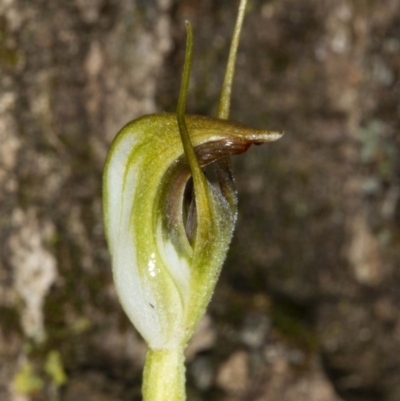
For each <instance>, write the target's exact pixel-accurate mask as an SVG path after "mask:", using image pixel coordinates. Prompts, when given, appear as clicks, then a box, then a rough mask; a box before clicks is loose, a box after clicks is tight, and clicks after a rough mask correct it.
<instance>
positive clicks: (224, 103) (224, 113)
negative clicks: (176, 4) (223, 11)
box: [214, 0, 247, 213]
mask: <svg viewBox="0 0 400 401" xmlns="http://www.w3.org/2000/svg"><path fill="white" fill-rule="evenodd" d="M246 5H247V0H240V5H239V11H238V16H237V18H236V25H235V30H234V32H233V37H232V42H231V47H230V50H229V58H228V63H227V65H226V70H225V77H224V82H223V84H222V89H221V97H220V100H219V106H218V113H217V117H218V118H221V119H224V120H227V119H228V118H229V113H230V108H231V94H232V83H233V76H234V75H235V64H236V56H237V50H238V47H239V39H240V33H241V31H242V26H243V19H244V16H245V13H246ZM214 171H215V174H216V176H217V179H218V182H219V185H220V187H221V191H222V193H223V194H224V196H225V198H226V200H227V201H228V203H229V205H230V207H231V210H232V212H233V213H236V210H237V197H236V187H235V181H234V179H233V173H232V162H231V158H230V157H229V156H226V157H223V158H221V159H219V160H217V161H216V162H215V163H214Z"/></svg>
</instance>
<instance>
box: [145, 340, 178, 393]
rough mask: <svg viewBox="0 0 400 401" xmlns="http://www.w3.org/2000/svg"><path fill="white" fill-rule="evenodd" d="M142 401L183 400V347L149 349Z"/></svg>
mask: <svg viewBox="0 0 400 401" xmlns="http://www.w3.org/2000/svg"><path fill="white" fill-rule="evenodd" d="M142 393H143V401H184V400H186V392H185V365H184V356H183V348H173V349H168V350H152V349H149V350H148V351H147V355H146V363H145V366H144V374H143V387H142Z"/></svg>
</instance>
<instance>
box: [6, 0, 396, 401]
mask: <svg viewBox="0 0 400 401" xmlns="http://www.w3.org/2000/svg"><path fill="white" fill-rule="evenodd" d="M237 3H238V1H233V0H220V1H216V0H214V1H213V0H201V1H198V0H180V1H178V0H70V1H62V0H30V1H24V0H0V69H1V74H0V244H1V245H0V246H1V248H0V249H1V255H0V399H1V400H4V401H76V400H87V401H94V400H96V401H138V400H140V399H141V396H140V385H141V370H142V365H143V361H144V355H145V351H146V348H145V345H144V343H143V341H142V340H141V338H140V336H139V335H138V334H137V333H136V332H135V330H134V329H133V328H132V326H131V324H130V323H129V321H128V320H127V318H126V317H125V315H124V313H123V312H122V310H121V308H120V306H119V304H118V301H117V298H116V294H115V290H114V287H113V283H112V277H111V269H110V259H109V255H108V251H107V247H106V243H105V240H104V232H103V225H102V206H101V176H102V169H103V164H104V159H105V156H106V153H107V150H108V147H109V145H110V143H111V141H112V139H113V138H114V136H115V134H116V133H117V132H118V130H119V129H120V128H121V127H122V126H123V125H124V124H125V123H127V122H128V121H130V120H132V119H134V118H136V117H139V116H140V115H143V114H147V113H153V112H160V111H174V110H175V107H176V102H177V96H178V88H179V84H180V74H181V68H182V64H183V57H184V45H185V39H186V37H185V28H184V23H183V22H184V20H185V19H188V20H190V21H191V23H192V24H193V29H194V39H195V47H194V65H193V72H192V81H191V88H190V93H189V104H188V112H190V113H196V114H204V115H209V116H213V115H215V113H216V108H217V103H218V97H219V90H220V86H221V83H222V79H223V73H224V68H225V63H226V59H227V54H228V48H229V44H230V39H231V34H232V30H233V26H234V22H235V18H236V9H237ZM399 74H400V2H399V1H398V0H380V1H372V0H357V1H356V0H301V1H299V0H279V1H278V0H269V1H268V0H249V10H248V14H247V17H246V20H245V24H244V28H243V35H242V41H241V46H240V49H239V54H238V62H237V73H236V79H235V84H234V89H233V100H232V112H231V117H232V119H235V120H238V121H241V122H243V123H247V124H249V125H253V126H256V127H264V128H269V129H282V130H284V131H285V136H284V137H283V138H282V139H280V140H279V141H278V142H275V143H271V144H266V145H264V146H260V147H253V148H251V149H249V151H248V152H247V153H246V154H244V155H241V156H238V157H236V158H235V160H234V168H235V173H236V180H237V188H238V191H239V201H240V204H239V221H238V225H237V230H236V233H235V237H234V240H233V244H232V246H231V250H230V253H229V256H228V258H227V261H226V263H225V266H224V269H223V272H222V275H221V279H220V281H219V284H218V286H217V288H216V291H215V294H214V298H213V300H212V303H211V305H210V307H209V310H208V313H207V315H206V316H205V318H204V319H203V321H202V322H201V324H200V327H199V330H198V332H197V333H196V335H195V336H194V338H193V340H192V341H191V343H190V345H189V347H188V349H187V360H188V363H187V377H188V384H187V386H188V400H189V401H203V400H210V401H214V400H215V401H303V400H304V401H398V400H400V311H399V305H400V246H399V245H400V180H399V178H400V136H399V129H400V102H399V99H400V81H399Z"/></svg>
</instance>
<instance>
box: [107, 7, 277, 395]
mask: <svg viewBox="0 0 400 401" xmlns="http://www.w3.org/2000/svg"><path fill="white" fill-rule="evenodd" d="M245 5H246V0H241V3H240V8H239V16H238V20H237V23H236V28H235V34H234V38H233V41H232V46H231V51H230V57H229V61H228V66H227V72H226V75H225V81H224V85H223V90H222V94H221V101H220V107H219V111H218V118H210V117H204V116H197V115H186V114H185V108H186V96H187V91H188V85H189V75H190V67H191V59H192V46H193V45H192V44H193V38H192V31H191V27H190V24H189V23H186V26H187V33H188V36H187V49H186V56H185V65H184V71H183V76H182V85H181V91H180V95H179V101H178V109H177V113H176V114H175V113H161V114H153V115H147V116H143V117H141V118H139V119H137V120H134V121H132V122H130V123H128V124H127V125H126V126H125V127H124V128H122V130H121V131H120V132H119V133H118V135H117V136H116V138H115V139H114V141H113V143H112V145H111V149H110V151H109V153H108V156H107V160H106V165H105V170H104V183H103V188H104V194H103V200H104V221H105V230H106V236H107V242H108V246H109V250H110V254H111V260H112V266H113V276H114V281H115V286H116V290H117V293H118V296H119V299H120V301H121V304H122V306H123V308H124V310H125V312H126V314H127V315H128V317H129V319H130V320H131V321H132V323H133V324H134V326H135V327H136V329H137V330H138V331H139V333H140V334H141V335H142V337H143V338H144V340H145V341H146V343H147V344H148V347H149V351H148V354H147V357H146V365H145V372H144V383H143V397H144V398H143V399H144V400H145V401H167V400H168V401H182V400H184V399H185V385H184V384H185V378H184V356H183V351H184V348H185V346H186V344H187V342H188V340H189V339H190V337H191V336H192V334H193V332H194V330H195V328H196V326H197V324H198V323H199V320H200V319H201V317H202V316H203V314H204V313H205V310H206V308H207V305H208V303H209V301H210V298H211V295H212V293H213V290H214V288H215V285H216V282H217V279H218V276H219V273H220V271H221V267H222V264H223V262H224V260H225V257H226V253H227V251H228V247H229V244H230V241H231V237H232V233H233V229H234V225H235V221H236V215H237V201H236V192H235V187H234V182H233V175H232V172H231V168H230V159H229V156H230V155H232V154H239V153H242V152H244V151H246V150H247V149H248V148H249V147H250V145H251V144H254V143H257V144H259V143H264V142H268V141H274V140H276V139H278V138H280V136H281V135H282V134H281V133H279V132H274V131H266V130H259V129H254V128H250V127H247V126H245V125H243V124H240V123H237V122H233V121H228V120H227V118H228V117H229V108H230V92H231V85H232V79H233V72H234V63H235V58H236V52H237V47H238V41H239V33H240V29H241V26H242V22H243V17H244V12H245ZM210 163H213V164H214V166H215V170H216V175H217V177H218V181H219V189H217V188H215V187H214V186H213V185H211V184H210V182H209V181H208V180H207V178H206V176H205V174H204V172H203V170H202V168H203V167H204V166H206V165H208V164H210ZM190 178H192V180H193V189H194V195H193V199H192V201H191V203H190V204H189V205H187V198H188V197H187V192H188V191H187V188H186V187H187V183H188V180H189V179H190Z"/></svg>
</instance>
